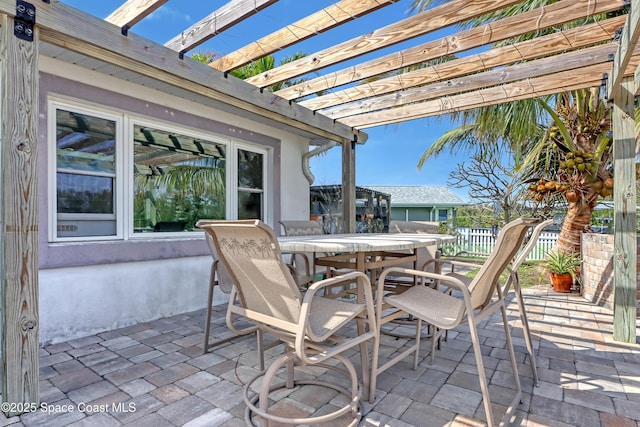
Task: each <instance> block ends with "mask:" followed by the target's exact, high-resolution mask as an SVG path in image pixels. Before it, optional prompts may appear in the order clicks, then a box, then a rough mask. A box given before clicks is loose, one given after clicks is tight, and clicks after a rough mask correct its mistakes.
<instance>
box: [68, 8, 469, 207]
mask: <svg viewBox="0 0 640 427" xmlns="http://www.w3.org/2000/svg"><path fill="white" fill-rule="evenodd" d="M335 1H336V0H280V1H279V2H277V3H276V4H275V5H273V6H270V7H268V8H266V9H264V10H262V11H260V12H259V13H258V14H257V15H256V16H253V17H251V18H250V19H249V20H247V21H246V22H244V23H241V24H239V25H238V26H236V27H235V28H233V29H231V30H229V31H227V32H224V33H222V34H221V35H219V36H216V37H214V38H213V39H211V40H209V41H207V42H206V43H205V44H203V45H201V46H200V47H198V48H196V49H194V50H193V52H198V51H214V52H218V53H223V54H224V53H229V52H232V51H234V50H236V49H237V48H239V47H242V46H244V45H245V44H247V43H249V42H251V41H253V40H256V39H258V38H260V37H262V36H265V35H267V34H269V33H271V32H273V31H275V30H277V29H279V28H282V27H284V26H286V25H288V24H291V23H293V22H295V21H297V20H298V19H300V18H302V17H304V16H306V15H309V14H310V13H313V12H315V11H317V10H320V9H321V8H322V7H326V6H328V5H330V4H333V3H335ZM63 2H64V3H66V4H68V5H70V6H73V7H75V8H78V9H80V10H83V11H85V12H87V13H90V14H92V15H94V16H97V17H100V18H105V17H107V16H108V15H109V14H110V13H111V12H113V11H114V10H116V9H117V8H118V7H119V6H120V5H121V4H122V3H124V0H101V1H87V0H63ZM226 2H227V0H216V1H211V0H199V1H195V0H174V1H169V2H167V3H166V4H164V5H163V6H162V7H161V8H160V9H159V10H157V11H156V12H154V13H153V14H152V15H150V16H148V17H147V18H145V19H144V20H143V21H141V22H140V23H138V24H137V25H135V26H134V27H133V29H132V30H131V31H132V32H134V33H136V34H138V35H140V36H143V37H146V38H148V39H150V40H153V41H155V42H157V43H160V44H164V43H165V42H167V41H168V40H170V39H172V38H173V37H174V36H175V35H177V34H179V33H180V32H181V31H182V30H184V29H186V28H188V27H189V26H191V25H192V24H194V23H196V22H198V21H199V20H201V19H202V18H204V17H206V16H208V15H209V14H211V13H212V12H213V11H214V10H215V9H217V8H219V7H220V6H222V5H223V4H225V3H226ZM410 3H411V2H410V1H408V0H402V1H400V2H398V3H395V4H392V5H390V6H386V7H383V8H381V9H379V10H378V11H376V12H373V13H371V14H369V15H366V16H364V17H360V18H358V19H356V20H355V21H353V22H351V23H349V24H347V25H343V26H340V27H338V28H336V29H333V30H331V31H328V32H326V33H323V34H319V35H317V36H315V37H312V38H311V39H308V40H305V41H303V42H301V43H299V44H296V45H294V46H292V47H290V48H288V49H286V50H283V51H281V52H278V53H276V54H275V56H276V58H277V61H278V60H279V59H280V58H282V57H283V56H285V55H290V54H292V53H295V52H298V51H301V52H305V53H307V54H311V53H313V52H316V51H319V50H321V49H324V48H326V47H329V46H332V45H334V44H337V43H339V42H341V41H344V40H348V39H350V38H353V37H358V36H360V35H362V34H366V33H369V32H371V31H374V30H375V29H377V28H380V27H383V26H386V25H389V24H390V23H393V22H395V21H398V20H401V19H404V18H406V17H408V16H410V15H409V12H408V7H409V5H410ZM444 34H446V32H439V33H432V34H430V35H427V36H425V37H423V38H420V39H416V40H413V41H410V42H405V43H403V44H399V45H395V46H392V47H390V48H387V49H381V50H379V51H377V52H373V53H370V54H368V55H364V56H361V57H359V58H357V59H356V60H354V61H352V62H345V63H341V64H338V65H337V66H334V67H328V68H326V69H324V70H322V73H323V74H324V73H326V72H329V71H332V70H338V69H343V68H345V67H347V66H349V65H351V64H352V63H358V62H362V61H363V60H367V59H372V58H376V57H379V56H382V55H384V54H386V53H390V52H393V51H397V50H398V49H399V48H406V47H410V46H412V45H415V44H418V43H424V42H425V41H427V40H430V39H434V38H439V37H442V36H443V35H444ZM452 127H454V125H452V124H451V123H450V120H449V118H448V117H442V118H427V119H419V120H413V121H408V122H404V123H400V124H396V125H388V126H380V127H376V128H369V129H365V130H364V131H365V132H366V133H367V134H368V135H369V140H368V141H367V143H366V144H365V145H360V146H358V148H357V149H356V184H357V185H359V186H365V187H366V186H368V185H446V181H447V178H448V176H449V172H450V171H451V170H453V169H454V168H455V165H456V164H457V163H460V162H462V161H464V160H465V159H466V156H465V155H457V156H452V155H450V154H449V153H446V154H443V155H440V156H439V157H438V158H436V159H431V160H429V161H428V162H427V163H426V164H425V166H424V167H423V168H422V170H418V167H417V163H418V160H419V159H420V156H421V155H422V153H423V152H424V151H425V150H426V149H427V148H428V147H429V146H430V145H431V143H432V142H433V141H434V140H436V139H437V138H438V137H439V136H441V135H442V134H443V133H444V132H446V131H447V130H449V129H451V128H452ZM340 159H341V153H340V148H339V147H336V148H334V149H332V150H331V151H329V152H328V153H326V154H325V155H322V156H318V157H315V158H314V159H312V161H311V168H312V172H313V174H314V175H315V177H316V180H315V182H314V184H316V185H327V184H338V183H340V182H341V166H340V163H341V160H340ZM453 190H454V191H455V192H456V193H457V194H458V195H460V196H461V197H463V198H464V199H467V195H466V190H464V189H453Z"/></svg>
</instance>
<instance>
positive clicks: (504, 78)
mask: <svg viewBox="0 0 640 427" xmlns="http://www.w3.org/2000/svg"><path fill="white" fill-rule="evenodd" d="M617 47H618V45H617V43H609V44H606V45H598V46H593V47H590V48H586V49H582V50H579V51H574V52H569V53H565V54H561V55H555V56H551V57H546V58H542V59H538V60H534V61H529V62H524V63H519V64H516V65H511V66H508V67H504V68H498V69H495V70H490V71H486V72H484V73H477V74H472V75H469V76H465V77H459V78H457V79H448V80H446V81H444V82H438V83H433V84H429V85H425V86H420V87H414V88H410V89H407V90H405V91H401V92H397V93H391V94H388V95H382V96H377V97H370V98H367V99H366V100H364V101H357V102H352V103H348V104H344V105H341V106H340V107H336V108H332V109H330V110H322V111H321V112H322V114H324V115H326V116H327V117H330V118H333V119H342V118H344V117H349V116H355V115H358V114H363V113H369V112H372V111H379V110H385V109H388V108H394V107H397V106H401V105H405V104H414V103H416V102H421V101H425V100H428V99H434V98H440V97H445V96H450V95H455V94H457V93H460V92H469V91H472V90H477V89H482V88H486V87H491V86H497V85H500V84H505V83H512V82H516V81H520V80H525V79H531V78H535V77H542V76H546V75H549V74H556V73H560V72H563V71H569V70H575V69H579V68H582V67H587V66H590V65H594V64H605V63H608V62H609V55H612V54H613V52H615V50H616V48H617Z"/></svg>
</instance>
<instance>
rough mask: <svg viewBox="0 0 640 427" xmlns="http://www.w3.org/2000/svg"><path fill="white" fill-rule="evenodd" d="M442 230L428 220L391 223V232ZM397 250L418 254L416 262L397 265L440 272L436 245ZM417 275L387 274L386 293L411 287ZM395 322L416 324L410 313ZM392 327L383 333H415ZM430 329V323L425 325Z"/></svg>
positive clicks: (395, 334)
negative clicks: (436, 261)
mask: <svg viewBox="0 0 640 427" xmlns="http://www.w3.org/2000/svg"><path fill="white" fill-rule="evenodd" d="M439 230H440V223H439V222H427V221H397V220H392V221H391V222H390V223H389V233H390V234H394V233H410V234H438V232H439ZM396 252H413V253H415V255H416V260H415V263H414V262H413V261H409V262H405V263H403V264H399V265H396V267H401V268H408V269H414V268H416V269H418V270H425V271H430V272H432V273H438V272H439V271H438V270H436V269H437V268H439V267H440V265H439V264H438V263H435V262H433V260H436V259H439V258H440V251H439V250H438V248H437V246H436V245H431V246H425V247H420V248H416V249H413V250H407V251H402V250H398V251H396ZM414 279H415V277H414V276H412V275H403V274H401V273H397V274H394V275H392V276H391V275H389V276H387V279H386V281H385V293H389V292H391V293H402V292H404V291H405V290H407V289H409V288H410V287H411V286H413V285H414V284H415V283H416V280H414ZM427 282H429V283H431V282H433V281H432V280H430V279H429V280H428V281H427ZM393 323H394V324H396V325H405V326H408V327H409V328H411V327H413V326H415V320H414V318H413V316H411V315H408V316H407V317H404V318H398V319H395V320H394V322H393ZM390 326H391V328H390V329H388V330H383V333H384V334H386V335H391V336H395V337H397V338H411V337H413V335H407V334H405V333H404V329H406V328H397V327H395V326H394V325H390ZM425 326H426V327H427V328H428V329H430V325H425ZM430 337H431V331H427V332H426V333H425V334H423V335H422V338H430Z"/></svg>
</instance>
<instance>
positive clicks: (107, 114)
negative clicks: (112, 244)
mask: <svg viewBox="0 0 640 427" xmlns="http://www.w3.org/2000/svg"><path fill="white" fill-rule="evenodd" d="M58 110H65V111H71V112H74V113H78V114H84V115H87V116H92V117H97V118H100V119H104V120H112V121H114V122H115V135H114V136H115V144H114V145H115V155H114V174H113V183H114V185H113V192H114V196H113V197H114V200H113V203H114V209H113V210H114V213H113V214H90V213H87V214H83V213H62V214H59V213H58V197H57V190H58V188H57V182H58V178H57V174H58V156H57V154H58V153H57V147H56V142H57V138H56V130H57V126H58V123H57V111H58ZM47 111H48V115H47V134H48V135H49V140H48V144H47V147H48V148H49V149H48V150H47V151H48V165H49V170H50V171H51V172H50V174H49V180H48V181H49V186H48V196H49V197H48V199H49V204H48V209H49V224H50V227H49V236H48V237H49V241H50V242H84V241H96V240H122V239H123V237H124V224H123V213H124V207H123V203H122V201H120V200H119V197H118V196H119V195H120V194H123V191H124V179H123V178H124V176H123V173H124V169H123V167H124V165H123V157H124V150H123V138H124V135H123V115H122V114H118V113H116V112H114V111H112V110H109V109H106V108H100V107H98V106H93V105H87V104H83V103H76V102H72V101H68V100H62V99H57V98H50V99H49V100H48V103H47ZM62 172H65V171H64V170H63V171H62ZM69 172H73V171H69ZM81 175H88V176H110V174H104V173H81ZM60 216H61V217H60ZM114 217H115V218H114ZM59 219H66V220H87V221H89V220H101V219H115V222H116V233H115V234H114V235H93V236H78V237H59V236H58V220H59Z"/></svg>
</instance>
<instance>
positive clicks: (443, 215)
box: [438, 209, 448, 222]
mask: <svg viewBox="0 0 640 427" xmlns="http://www.w3.org/2000/svg"><path fill="white" fill-rule="evenodd" d="M447 213H448V211H447V209H438V221H440V222H446V221H447Z"/></svg>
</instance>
